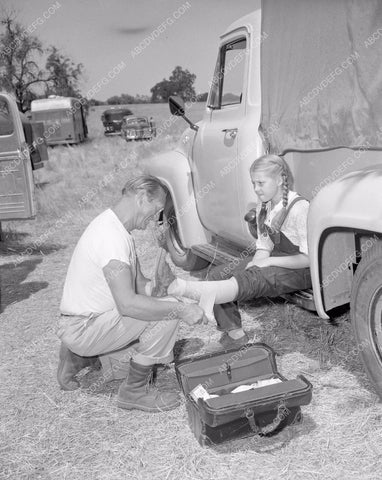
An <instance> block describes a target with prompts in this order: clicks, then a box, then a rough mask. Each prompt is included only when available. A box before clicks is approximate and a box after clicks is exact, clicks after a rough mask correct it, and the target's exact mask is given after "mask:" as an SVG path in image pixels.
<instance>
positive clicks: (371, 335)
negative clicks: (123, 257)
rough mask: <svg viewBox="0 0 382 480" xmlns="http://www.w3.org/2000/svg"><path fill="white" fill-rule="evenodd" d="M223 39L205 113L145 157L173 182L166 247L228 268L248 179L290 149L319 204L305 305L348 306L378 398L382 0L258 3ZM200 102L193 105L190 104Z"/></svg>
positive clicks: (178, 255) (313, 209)
mask: <svg viewBox="0 0 382 480" xmlns="http://www.w3.org/2000/svg"><path fill="white" fill-rule="evenodd" d="M254 8H255V11H254V12H253V13H251V14H249V15H247V16H245V17H243V18H241V19H239V20H237V21H236V22H234V23H233V24H232V25H230V26H229V27H228V29H227V30H226V31H225V32H224V33H223V35H222V36H221V37H220V45H219V48H218V58H217V63H216V67H215V72H214V74H213V78H212V81H211V83H210V92H209V96H208V99H207V103H206V107H205V111H204V116H203V119H202V120H201V121H200V122H198V123H197V124H193V123H192V122H191V121H190V120H189V118H188V117H187V113H186V111H185V110H186V107H185V105H184V103H183V102H182V100H181V99H180V98H176V97H174V98H171V99H170V109H171V112H172V113H173V114H175V115H181V116H183V117H184V118H185V120H186V121H187V122H188V123H189V125H190V126H189V128H187V129H186V130H185V131H184V133H183V135H182V137H181V139H180V142H179V145H178V147H177V148H176V149H175V150H174V151H170V152H167V153H163V154H161V155H159V156H156V157H155V158H152V159H150V161H149V162H147V167H146V171H147V172H148V173H149V174H151V175H154V176H156V177H157V178H159V179H160V180H161V181H162V182H163V183H164V184H165V185H166V186H167V188H168V191H169V198H168V201H167V204H166V208H165V219H166V220H167V227H168V228H167V229H166V244H167V249H168V251H169V252H170V254H171V257H172V260H173V261H174V263H175V264H176V265H178V266H181V267H182V268H183V269H185V270H196V269H200V268H203V267H205V266H206V265H207V264H208V263H209V262H213V263H216V264H218V263H220V264H221V263H230V262H233V261H235V258H238V257H240V256H243V255H248V252H250V250H251V249H252V250H251V251H252V253H251V255H253V243H254V238H253V237H252V235H251V231H250V228H249V225H248V223H247V222H246V221H245V220H244V217H245V215H246V213H247V212H248V211H249V210H251V209H252V208H253V207H254V206H255V205H256V198H255V197H256V196H255V194H254V192H253V187H252V184H251V181H250V176H249V167H250V165H251V163H252V162H253V160H254V159H255V158H257V157H259V156H260V155H263V154H264V153H275V154H278V155H282V156H284V158H285V159H286V161H287V162H288V164H289V166H290V168H291V170H292V173H293V175H294V179H295V185H294V190H296V191H298V192H299V193H300V194H301V195H303V196H305V197H306V198H307V199H308V200H310V201H311V204H310V209H309V217H308V246H309V256H310V267H311V277H312V284H313V289H312V290H311V291H304V292H300V293H298V294H296V297H295V298H296V301H297V303H300V304H301V305H303V306H306V307H308V308H314V309H315V311H316V312H317V313H318V315H319V316H320V317H321V318H323V319H329V318H330V315H331V311H332V310H333V309H334V308H336V307H339V306H341V305H345V304H349V303H350V314H351V321H352V325H353V328H354V333H355V337H356V342H357V346H358V350H359V352H360V355H361V357H362V359H363V361H364V364H365V367H366V370H367V373H368V375H369V376H370V378H371V380H372V381H373V382H374V385H375V387H376V390H377V392H378V394H379V395H380V396H381V397H382V152H381V150H382V131H381V130H380V127H382V74H381V70H380V58H382V40H380V36H381V35H380V34H379V33H378V32H380V31H381V29H379V30H378V25H382V13H381V11H380V10H378V6H377V2H374V1H372V0H362V1H360V2H347V1H345V0H338V1H336V2H327V1H322V0H314V1H313V0H304V1H302V0H290V1H288V2H285V0H267V1H262V2H261V1H260V0H258V1H255V2H254ZM189 106H190V108H192V105H189Z"/></svg>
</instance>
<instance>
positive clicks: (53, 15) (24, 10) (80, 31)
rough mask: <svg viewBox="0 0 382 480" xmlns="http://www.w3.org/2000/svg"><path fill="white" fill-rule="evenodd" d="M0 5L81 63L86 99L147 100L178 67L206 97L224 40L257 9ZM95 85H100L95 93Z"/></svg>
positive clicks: (123, 0) (151, 0) (188, 3)
mask: <svg viewBox="0 0 382 480" xmlns="http://www.w3.org/2000/svg"><path fill="white" fill-rule="evenodd" d="M1 3H2V6H5V8H8V9H9V8H12V9H13V10H15V11H16V12H17V20H18V21H19V22H20V23H22V24H23V25H24V26H25V27H29V30H30V31H32V33H33V34H34V35H36V36H37V37H38V38H39V39H40V40H41V41H42V42H43V45H44V46H46V47H47V46H49V45H54V46H56V47H58V48H59V49H60V50H61V51H62V52H63V53H65V54H66V55H68V56H70V57H71V58H72V59H73V60H74V62H75V63H82V64H83V65H84V67H85V75H84V80H83V81H82V83H81V91H82V94H86V93H87V92H89V91H90V92H91V93H93V94H92V95H91V96H92V97H93V98H96V99H98V100H106V99H107V98H109V97H111V96H112V95H120V94H121V93H128V94H130V95H136V94H141V95H150V88H152V87H153V86H154V85H155V84H156V83H158V82H160V81H162V80H163V79H164V78H169V76H170V75H171V72H172V70H173V69H174V68H175V66H177V65H180V66H181V67H182V68H183V69H188V70H189V71H190V72H191V73H194V74H195V75H196V81H195V90H196V92H197V93H202V92H206V91H208V89H209V87H208V82H209V81H210V80H211V78H212V75H213V70H214V67H215V63H216V58H217V51H218V45H219V36H220V35H221V34H222V33H223V32H224V31H225V30H226V28H227V27H228V26H229V24H230V23H232V22H233V21H235V20H237V19H238V18H240V17H241V16H243V15H246V14H247V13H250V12H251V11H253V10H254V4H255V2H254V0H236V1H232V0H2V2H1ZM161 25H162V26H161ZM118 65H119V67H118ZM110 72H112V73H110ZM111 77H113V78H111ZM105 79H106V80H105ZM98 82H101V86H98V87H96V85H97V83H98ZM94 87H95V90H97V91H95V90H94ZM92 89H93V90H92Z"/></svg>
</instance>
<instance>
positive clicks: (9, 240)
mask: <svg viewBox="0 0 382 480" xmlns="http://www.w3.org/2000/svg"><path fill="white" fill-rule="evenodd" d="M30 236H31V235H30V234H29V233H25V232H3V239H2V241H0V256H2V257H10V256H13V255H17V257H18V258H16V259H15V263H20V261H22V257H23V256H24V255H25V256H29V255H50V254H51V253H54V252H57V251H58V250H62V249H63V248H66V247H65V246H64V245H60V244H55V243H46V242H44V243H43V244H42V245H41V246H37V245H36V244H35V243H34V242H32V241H26V240H27V237H30Z"/></svg>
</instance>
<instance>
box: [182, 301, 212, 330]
mask: <svg viewBox="0 0 382 480" xmlns="http://www.w3.org/2000/svg"><path fill="white" fill-rule="evenodd" d="M179 313H180V314H179V317H180V318H181V319H182V320H184V321H185V322H186V323H187V324H188V325H196V324H197V323H204V324H205V323H206V322H207V319H206V317H205V315H204V311H203V309H202V308H200V307H199V305H197V304H196V303H190V304H184V305H183V308H182V309H181V310H180V312H179Z"/></svg>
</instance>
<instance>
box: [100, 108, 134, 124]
mask: <svg viewBox="0 0 382 480" xmlns="http://www.w3.org/2000/svg"><path fill="white" fill-rule="evenodd" d="M126 115H132V112H131V111H130V110H116V111H115V112H104V114H103V117H104V119H105V121H106V122H112V121H113V120H120V121H122V119H123V117H125V116H126Z"/></svg>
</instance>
